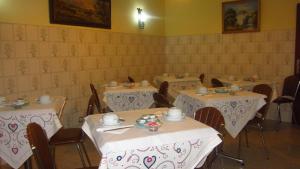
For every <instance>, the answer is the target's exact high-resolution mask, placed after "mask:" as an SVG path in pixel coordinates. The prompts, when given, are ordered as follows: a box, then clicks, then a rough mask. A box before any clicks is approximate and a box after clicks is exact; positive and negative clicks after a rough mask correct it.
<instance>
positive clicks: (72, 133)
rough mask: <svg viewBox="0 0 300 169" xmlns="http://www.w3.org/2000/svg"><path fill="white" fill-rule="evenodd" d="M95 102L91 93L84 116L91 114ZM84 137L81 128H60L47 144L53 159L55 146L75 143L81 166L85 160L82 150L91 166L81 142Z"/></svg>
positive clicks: (84, 165)
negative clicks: (49, 146)
mask: <svg viewBox="0 0 300 169" xmlns="http://www.w3.org/2000/svg"><path fill="white" fill-rule="evenodd" d="M94 104H95V96H94V95H91V96H90V98H89V102H88V108H87V111H86V116H88V115H90V114H93V112H94V107H95V106H94ZM84 138H85V133H84V131H82V129H81V128H62V129H60V130H59V131H58V132H57V133H55V134H54V136H52V137H51V138H50V141H49V144H50V145H51V149H52V154H53V159H54V160H55V146H59V145H65V144H75V145H76V148H77V150H78V153H79V156H80V159H81V162H82V165H83V167H86V164H85V160H84V157H83V154H82V151H81V150H83V152H84V154H85V158H86V160H87V162H88V165H89V166H91V161H90V159H89V157H88V154H87V151H86V149H85V146H84V144H83V141H84Z"/></svg>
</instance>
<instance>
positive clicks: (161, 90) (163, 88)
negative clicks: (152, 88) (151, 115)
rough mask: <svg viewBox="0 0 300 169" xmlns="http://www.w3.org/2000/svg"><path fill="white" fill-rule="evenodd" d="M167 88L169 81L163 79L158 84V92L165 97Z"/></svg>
mask: <svg viewBox="0 0 300 169" xmlns="http://www.w3.org/2000/svg"><path fill="white" fill-rule="evenodd" d="M168 90H169V83H168V82H167V81H164V82H162V83H161V84H160V87H159V91H158V93H160V94H162V95H164V96H165V97H168Z"/></svg>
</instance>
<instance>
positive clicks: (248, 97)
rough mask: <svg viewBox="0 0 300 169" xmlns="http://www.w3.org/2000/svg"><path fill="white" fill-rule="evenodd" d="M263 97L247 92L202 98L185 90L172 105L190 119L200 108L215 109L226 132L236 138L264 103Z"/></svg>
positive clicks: (193, 92) (216, 94) (214, 94)
mask: <svg viewBox="0 0 300 169" xmlns="http://www.w3.org/2000/svg"><path fill="white" fill-rule="evenodd" d="M265 97H266V96H265V95H261V94H257V93H253V92H248V91H239V92H237V93H236V95H230V94H229V93H223V94H220V93H213V94H208V95H204V96H202V95H199V94H196V92H195V90H187V91H181V92H180V95H179V96H177V98H176V100H175V102H174V105H175V106H176V107H178V108H180V109H182V111H183V112H184V113H186V115H187V116H190V117H194V113H195V112H196V111H197V110H198V109H200V108H203V107H209V106H210V107H215V108H217V109H218V110H219V111H220V112H221V113H222V115H223V117H224V120H225V128H226V130H227V131H228V132H229V134H230V135H231V136H232V137H236V136H237V135H238V133H239V132H240V131H241V130H242V129H243V128H244V126H245V125H246V124H247V122H248V121H249V120H251V119H252V118H253V117H254V116H255V114H256V112H257V110H259V109H260V108H261V107H262V106H263V105H264V104H265V103H266V102H265V100H264V98H265Z"/></svg>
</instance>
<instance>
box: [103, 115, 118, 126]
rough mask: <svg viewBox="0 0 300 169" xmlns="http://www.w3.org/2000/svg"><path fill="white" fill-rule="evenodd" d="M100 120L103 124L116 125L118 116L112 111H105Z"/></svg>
mask: <svg viewBox="0 0 300 169" xmlns="http://www.w3.org/2000/svg"><path fill="white" fill-rule="evenodd" d="M102 120H103V124H104V125H116V124H118V123H119V116H118V115H116V114H114V113H105V114H104V115H103V117H102Z"/></svg>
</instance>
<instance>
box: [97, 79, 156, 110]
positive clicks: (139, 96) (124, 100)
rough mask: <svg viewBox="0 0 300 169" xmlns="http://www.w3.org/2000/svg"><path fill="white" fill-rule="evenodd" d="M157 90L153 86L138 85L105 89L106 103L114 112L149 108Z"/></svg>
mask: <svg viewBox="0 0 300 169" xmlns="http://www.w3.org/2000/svg"><path fill="white" fill-rule="evenodd" d="M155 92H157V89H156V88H154V87H153V86H150V85H149V86H146V87H143V86H141V85H140V84H139V83H136V84H135V86H134V87H132V88H128V87H124V86H122V85H120V86H116V87H105V91H104V98H103V100H104V102H105V103H106V104H107V106H108V107H109V108H110V109H111V110H112V111H114V112H116V111H126V110H136V109H145V108H149V107H150V106H151V105H152V104H153V103H154V99H153V93H155Z"/></svg>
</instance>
